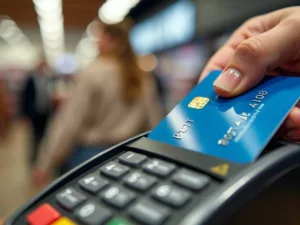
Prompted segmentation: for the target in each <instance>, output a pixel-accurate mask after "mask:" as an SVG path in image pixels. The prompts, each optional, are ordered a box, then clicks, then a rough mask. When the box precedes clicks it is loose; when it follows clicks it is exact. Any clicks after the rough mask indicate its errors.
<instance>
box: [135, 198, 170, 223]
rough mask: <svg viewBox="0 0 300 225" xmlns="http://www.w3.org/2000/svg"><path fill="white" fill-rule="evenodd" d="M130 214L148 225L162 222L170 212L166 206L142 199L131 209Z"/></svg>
mask: <svg viewBox="0 0 300 225" xmlns="http://www.w3.org/2000/svg"><path fill="white" fill-rule="evenodd" d="M129 214H130V215H131V216H132V217H133V218H134V219H135V220H136V221H138V222H140V223H143V224H147V225H160V224H162V223H163V222H164V221H165V220H166V219H167V217H168V216H169V214H170V212H169V210H168V209H166V208H165V207H163V206H161V205H159V204H156V203H154V202H152V201H150V200H146V199H144V200H141V201H140V202H137V203H136V204H134V205H133V206H132V207H131V208H130V209H129Z"/></svg>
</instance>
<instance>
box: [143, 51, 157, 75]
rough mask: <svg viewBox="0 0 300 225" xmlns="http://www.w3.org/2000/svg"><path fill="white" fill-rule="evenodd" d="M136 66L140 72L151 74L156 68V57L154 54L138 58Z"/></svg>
mask: <svg viewBox="0 0 300 225" xmlns="http://www.w3.org/2000/svg"><path fill="white" fill-rule="evenodd" d="M138 65H139V67H140V68H141V70H143V71H146V72H151V71H153V70H154V69H155V68H156V67H157V57H156V56H155V55H154V54H149V55H144V56H140V57H139V58H138Z"/></svg>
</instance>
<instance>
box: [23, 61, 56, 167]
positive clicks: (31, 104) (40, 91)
mask: <svg viewBox="0 0 300 225" xmlns="http://www.w3.org/2000/svg"><path fill="white" fill-rule="evenodd" d="M49 73H50V68H49V66H48V64H47V62H46V61H45V60H41V61H40V63H39V64H38V66H37V68H36V70H35V71H33V72H32V73H31V74H29V76H28V79H27V80H26V81H25V85H24V89H23V91H22V96H21V98H22V99H21V103H22V106H21V108H22V109H21V110H22V113H23V115H24V116H25V118H26V119H28V120H29V121H30V123H31V125H32V129H33V138H34V141H33V142H34V143H33V148H32V152H31V157H30V162H31V164H34V162H35V160H36V157H37V154H38V152H37V151H38V147H39V145H40V143H41V140H42V138H43V136H44V133H45V130H46V125H47V121H48V118H49V116H50V114H51V96H50V90H49V83H50V79H51V78H50V76H49Z"/></svg>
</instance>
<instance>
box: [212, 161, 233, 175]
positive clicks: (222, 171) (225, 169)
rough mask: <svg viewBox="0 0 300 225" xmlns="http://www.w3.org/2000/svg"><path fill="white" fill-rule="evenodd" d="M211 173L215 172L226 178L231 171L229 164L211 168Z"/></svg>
mask: <svg viewBox="0 0 300 225" xmlns="http://www.w3.org/2000/svg"><path fill="white" fill-rule="evenodd" d="M210 170H211V172H214V173H216V174H218V175H221V176H226V175H227V174H228V171H229V164H227V163H224V164H220V165H217V166H214V167H211V168H210Z"/></svg>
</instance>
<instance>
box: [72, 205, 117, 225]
mask: <svg viewBox="0 0 300 225" xmlns="http://www.w3.org/2000/svg"><path fill="white" fill-rule="evenodd" d="M75 216H76V218H77V219H78V220H79V221H80V222H82V223H84V224H86V225H98V224H99V225H100V224H103V223H105V222H106V221H108V220H109V219H110V218H111V216H112V213H111V212H110V211H109V210H108V209H106V208H105V207H102V206H100V205H99V204H97V203H93V202H87V203H85V204H84V205H82V206H81V207H79V208H78V209H76V210H75Z"/></svg>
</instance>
